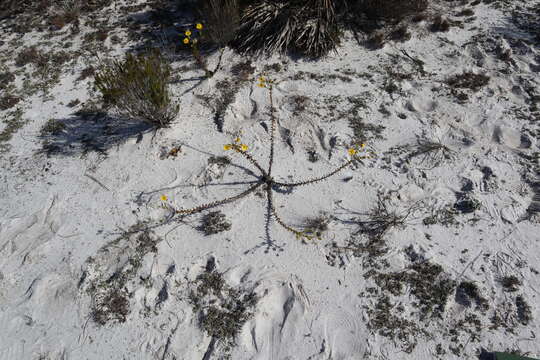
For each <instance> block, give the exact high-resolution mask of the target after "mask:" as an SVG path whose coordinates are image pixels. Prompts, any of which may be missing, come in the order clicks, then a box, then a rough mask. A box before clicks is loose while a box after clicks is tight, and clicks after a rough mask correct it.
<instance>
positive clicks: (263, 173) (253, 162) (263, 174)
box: [232, 144, 266, 177]
mask: <svg viewBox="0 0 540 360" xmlns="http://www.w3.org/2000/svg"><path fill="white" fill-rule="evenodd" d="M232 149H233V150H234V151H236V152H237V153H239V154H240V155H242V156H243V157H245V158H246V159H248V160H249V162H250V163H252V164H253V165H254V166H255V167H256V168H257V169H259V171H260V172H261V175H262V176H263V177H265V176H266V171H265V170H264V169H263V167H262V166H261V165H260V164H259V162H258V161H257V160H255V159H254V158H253V156H251V155H250V154H248V153H247V152H245V151H243V150H242V149H241V148H240V147H239V146H238V145H236V144H232Z"/></svg>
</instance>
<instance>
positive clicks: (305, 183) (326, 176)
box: [274, 157, 362, 187]
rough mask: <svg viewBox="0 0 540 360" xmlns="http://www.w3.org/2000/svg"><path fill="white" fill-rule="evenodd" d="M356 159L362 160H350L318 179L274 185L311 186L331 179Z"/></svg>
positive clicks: (275, 182)
mask: <svg viewBox="0 0 540 360" xmlns="http://www.w3.org/2000/svg"><path fill="white" fill-rule="evenodd" d="M358 159H362V158H361V157H354V158H352V159H351V160H349V161H347V162H346V163H345V164H343V165H341V166H340V167H338V168H337V169H335V170H334V171H332V172H330V173H328V174H326V175H324V176H321V177H318V178H314V179H310V180H304V181H299V182H295V183H282V182H279V181H274V184H276V185H278V186H286V187H295V186H301V185H308V184H313V183H316V182H319V181H322V180H326V179H328V178H329V177H331V176H332V175H335V174H337V173H338V172H340V171H341V170H343V169H345V168H346V167H347V166H349V165H350V164H352V163H353V162H355V161H356V160H358Z"/></svg>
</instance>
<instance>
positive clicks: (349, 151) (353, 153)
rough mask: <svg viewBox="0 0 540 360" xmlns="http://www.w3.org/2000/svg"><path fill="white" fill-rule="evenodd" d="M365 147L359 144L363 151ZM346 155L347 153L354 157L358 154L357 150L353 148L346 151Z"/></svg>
mask: <svg viewBox="0 0 540 360" xmlns="http://www.w3.org/2000/svg"><path fill="white" fill-rule="evenodd" d="M365 147H366V144H360V148H361V149H364V148H365ZM348 153H349V155H351V156H354V155H356V154H357V153H358V150H356V149H355V148H350V149H349V150H348Z"/></svg>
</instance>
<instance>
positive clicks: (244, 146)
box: [240, 144, 248, 151]
mask: <svg viewBox="0 0 540 360" xmlns="http://www.w3.org/2000/svg"><path fill="white" fill-rule="evenodd" d="M240 149H242V151H247V149H248V146H247V145H246V144H242V145H240Z"/></svg>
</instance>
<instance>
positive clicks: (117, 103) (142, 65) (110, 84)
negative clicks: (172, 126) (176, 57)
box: [95, 52, 178, 127]
mask: <svg viewBox="0 0 540 360" xmlns="http://www.w3.org/2000/svg"><path fill="white" fill-rule="evenodd" d="M170 77H171V67H170V65H169V64H168V63H166V62H165V60H164V59H163V58H162V56H161V55H160V54H159V53H158V52H153V53H151V54H147V55H132V54H128V55H127V57H126V59H125V60H124V61H120V60H115V61H113V62H112V63H110V64H107V65H103V66H102V69H101V70H98V72H97V73H96V75H95V86H96V88H97V89H98V90H99V91H100V92H101V94H102V95H103V100H104V102H105V104H106V105H109V106H112V107H114V108H115V109H116V110H117V111H118V112H119V113H120V114H122V115H124V116H128V117H130V118H136V119H142V120H145V121H147V122H148V123H150V124H152V125H154V126H156V127H166V126H168V125H169V123H170V122H171V121H172V120H173V119H174V118H175V117H176V115H177V113H178V106H177V105H175V104H173V103H172V101H171V97H170V93H169V90H168V88H167V83H168V81H169V79H170Z"/></svg>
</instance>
